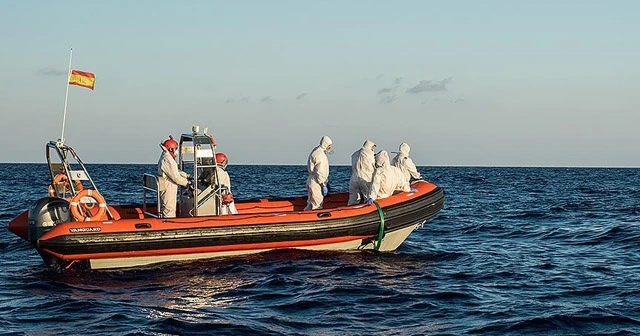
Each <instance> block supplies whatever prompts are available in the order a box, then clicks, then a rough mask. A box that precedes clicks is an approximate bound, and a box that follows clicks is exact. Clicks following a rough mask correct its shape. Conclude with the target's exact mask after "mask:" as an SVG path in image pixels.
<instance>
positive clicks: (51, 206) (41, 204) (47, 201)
mask: <svg viewBox="0 0 640 336" xmlns="http://www.w3.org/2000/svg"><path fill="white" fill-rule="evenodd" d="M70 220H71V212H70V211H69V202H68V201H67V200H65V199H63V198H58V197H43V198H41V199H39V200H37V201H35V202H34V203H33V204H32V205H31V207H30V208H29V241H30V242H32V243H35V242H37V241H38V239H40V237H42V235H43V234H44V233H45V232H47V231H49V230H51V229H52V228H53V227H54V226H56V225H58V224H60V223H64V222H68V221H70Z"/></svg>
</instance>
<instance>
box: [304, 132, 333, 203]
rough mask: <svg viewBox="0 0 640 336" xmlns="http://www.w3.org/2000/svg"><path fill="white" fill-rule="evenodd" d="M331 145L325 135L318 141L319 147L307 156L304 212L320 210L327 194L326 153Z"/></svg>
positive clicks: (327, 171) (327, 159) (327, 161)
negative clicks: (306, 195) (305, 204)
mask: <svg viewBox="0 0 640 336" xmlns="http://www.w3.org/2000/svg"><path fill="white" fill-rule="evenodd" d="M332 143H333V142H332V141H331V139H330V138H329V137H328V136H326V135H325V136H323V137H322V139H320V145H318V146H316V147H315V148H314V149H313V150H312V151H311V154H309V159H308V160H307V171H308V172H309V178H308V179H307V191H308V199H307V206H306V207H305V208H304V209H305V210H317V209H322V202H323V200H324V196H327V194H328V193H329V187H328V183H329V158H327V153H328V152H329V151H331V144H332Z"/></svg>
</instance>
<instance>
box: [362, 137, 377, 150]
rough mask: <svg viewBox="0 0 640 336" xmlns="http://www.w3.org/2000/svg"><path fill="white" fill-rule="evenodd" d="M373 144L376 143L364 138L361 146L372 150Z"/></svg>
mask: <svg viewBox="0 0 640 336" xmlns="http://www.w3.org/2000/svg"><path fill="white" fill-rule="evenodd" d="M375 146H376V144H375V143H374V142H373V141H371V140H365V142H364V144H362V148H364V149H368V150H370V151H373V147H375Z"/></svg>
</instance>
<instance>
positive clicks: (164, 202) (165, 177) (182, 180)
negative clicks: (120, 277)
mask: <svg viewBox="0 0 640 336" xmlns="http://www.w3.org/2000/svg"><path fill="white" fill-rule="evenodd" d="M160 147H162V154H161V155H160V160H158V172H157V175H158V191H159V192H160V207H161V209H162V212H161V216H162V217H163V218H173V217H175V216H176V203H177V202H176V196H177V194H178V184H179V185H181V186H187V184H188V183H189V181H188V180H187V177H189V174H187V173H185V172H183V171H180V170H179V169H178V164H177V163H176V160H175V159H174V158H173V156H171V154H170V153H169V151H168V150H167V148H166V147H164V146H162V145H161V146H160Z"/></svg>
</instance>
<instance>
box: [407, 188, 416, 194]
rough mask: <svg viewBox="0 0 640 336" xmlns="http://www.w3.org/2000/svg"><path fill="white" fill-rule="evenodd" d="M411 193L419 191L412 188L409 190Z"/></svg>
mask: <svg viewBox="0 0 640 336" xmlns="http://www.w3.org/2000/svg"><path fill="white" fill-rule="evenodd" d="M409 192H411V193H414V192H418V189H416V188H411V189H409Z"/></svg>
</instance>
